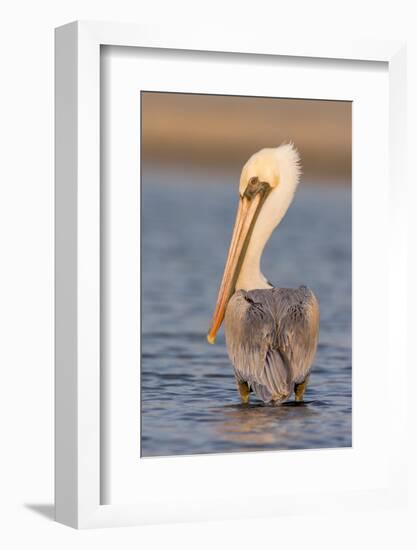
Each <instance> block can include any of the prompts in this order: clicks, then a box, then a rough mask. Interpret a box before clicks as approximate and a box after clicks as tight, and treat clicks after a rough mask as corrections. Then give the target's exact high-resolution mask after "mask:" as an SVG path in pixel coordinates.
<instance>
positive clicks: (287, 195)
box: [207, 144, 319, 404]
mask: <svg viewBox="0 0 417 550" xmlns="http://www.w3.org/2000/svg"><path fill="white" fill-rule="evenodd" d="M299 176H300V162H299V156H298V153H297V151H296V149H295V148H294V146H293V145H292V144H285V145H281V146H280V147H277V148H267V149H262V150H261V151H259V152H257V153H255V154H254V155H252V156H251V157H250V159H249V160H248V161H247V163H246V164H245V166H244V167H243V170H242V174H241V177H240V185H239V207H238V211H237V216H236V222H235V227H234V230H233V235H232V240H231V243H230V248H229V253H228V256H227V260H226V265H225V268H224V273H223V278H222V281H221V284H220V288H219V294H218V298H217V303H216V306H215V310H214V314H213V320H212V323H211V326H210V329H209V332H208V335H207V339H208V341H209V343H211V344H213V343H214V341H215V338H216V334H217V331H218V330H219V328H220V326H221V324H222V322H223V320H224V321H225V335H226V345H227V350H228V354H229V357H230V360H231V362H232V363H233V366H234V372H235V377H236V383H237V387H238V390H239V393H240V397H241V400H242V402H244V403H247V402H248V401H249V394H250V393H251V392H254V393H255V394H256V395H257V396H258V397H259V398H260V399H262V401H264V402H265V403H271V404H279V403H282V402H284V401H286V400H288V399H289V398H290V397H291V395H292V394H293V393H294V394H295V399H296V401H302V400H303V395H304V392H305V389H306V387H307V383H308V379H309V375H310V370H311V366H312V362H313V359H314V355H315V352H316V348H317V342H318V334H319V305H318V302H317V299H316V298H315V296H314V294H313V292H312V291H311V290H310V289H308V288H307V287H305V286H301V287H299V288H296V289H290V288H274V287H273V286H272V285H271V284H270V283H269V282H268V280H267V279H266V278H265V277H264V275H262V273H261V269H260V265H261V256H262V252H263V249H264V247H265V244H266V243H267V241H268V239H269V237H270V236H271V234H272V231H273V230H274V229H275V228H276V227H277V225H278V224H279V223H280V221H281V220H282V218H283V217H284V215H285V213H286V211H287V209H288V207H289V206H290V204H291V202H292V200H293V197H294V193H295V190H296V188H297V185H298V181H299Z"/></svg>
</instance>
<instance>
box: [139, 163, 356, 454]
mask: <svg viewBox="0 0 417 550" xmlns="http://www.w3.org/2000/svg"><path fill="white" fill-rule="evenodd" d="M189 179H190V181H187V178H184V180H185V181H181V182H173V181H171V178H170V177H169V175H168V174H166V173H165V174H164V173H160V174H155V173H152V172H150V171H144V177H143V181H142V265H141V273H142V325H141V327H142V340H141V342H142V360H141V397H142V404H141V409H142V414H141V425H142V441H141V456H145V457H148V456H167V455H181V454H196V453H216V452H222V453H224V452H237V451H260V450H278V449H310V448H330V447H349V446H351V435H352V433H351V414H352V394H351V387H352V386H351V380H352V368H351V365H352V363H351V193H350V188H349V187H348V186H344V185H333V186H325V185H315V184H311V185H302V184H301V185H300V187H299V190H298V192H297V194H296V198H295V201H294V203H293V204H292V206H291V207H290V209H289V211H288V213H287V215H286V217H285V218H284V220H283V221H282V223H281V224H280V226H279V228H278V229H277V230H276V231H275V233H274V234H273V236H272V238H271V240H270V242H269V243H268V245H267V247H266V249H265V252H264V257H263V264H262V270H263V273H264V274H265V275H266V276H267V278H268V279H269V280H270V281H271V282H272V283H273V284H274V285H275V286H283V287H296V286H298V285H300V284H305V285H307V286H309V287H310V288H311V289H312V290H313V291H314V293H315V294H316V296H317V298H318V299H319V302H320V310H321V322H320V340H319V346H318V350H317V355H316V359H315V361H314V365H313V369H312V374H311V377H310V384H309V386H308V388H307V391H306V393H305V402H304V404H296V403H295V402H294V401H292V402H289V403H287V404H284V405H281V406H278V407H271V406H265V405H263V404H262V403H261V402H260V401H259V400H257V399H256V398H253V397H252V396H251V403H250V404H249V405H242V404H240V400H239V395H238V393H237V390H236V387H235V381H234V376H233V371H232V367H231V365H230V362H229V359H228V357H227V352H226V347H225V342H224V334H223V329H222V330H221V331H220V333H219V336H218V338H217V342H216V345H214V346H210V345H209V344H207V341H206V333H207V329H208V326H209V323H210V320H211V315H212V312H213V307H214V304H215V300H216V295H217V288H218V284H219V282H220V277H221V275H222V270H223V267H224V261H225V257H226V252H227V248H228V245H229V240H230V236H231V231H232V226H233V222H234V216H235V213H236V207H237V195H236V193H237V191H236V182H235V181H234V180H233V178H228V177H226V176H224V177H223V180H224V181H223V182H221V183H216V184H213V183H211V182H210V181H199V182H197V183H195V182H194V181H191V180H192V178H189ZM200 179H201V178H200ZM217 179H219V178H217Z"/></svg>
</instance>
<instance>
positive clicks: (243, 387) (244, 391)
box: [236, 379, 250, 403]
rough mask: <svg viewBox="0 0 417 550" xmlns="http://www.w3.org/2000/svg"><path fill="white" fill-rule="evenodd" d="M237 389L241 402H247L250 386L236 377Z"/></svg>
mask: <svg viewBox="0 0 417 550" xmlns="http://www.w3.org/2000/svg"><path fill="white" fill-rule="evenodd" d="M236 384H237V389H238V390H239V394H240V399H241V400H242V403H249V394H250V388H249V386H248V384H247V383H246V382H241V381H240V380H237V379H236Z"/></svg>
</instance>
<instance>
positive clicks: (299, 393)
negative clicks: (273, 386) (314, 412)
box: [294, 376, 309, 401]
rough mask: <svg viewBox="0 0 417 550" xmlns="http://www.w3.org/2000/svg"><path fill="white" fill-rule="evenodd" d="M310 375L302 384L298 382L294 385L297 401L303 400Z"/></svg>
mask: <svg viewBox="0 0 417 550" xmlns="http://www.w3.org/2000/svg"><path fill="white" fill-rule="evenodd" d="M308 379H309V377H308V376H307V377H306V379H305V380H304V381H303V382H301V383H300V384H296V385H295V386H294V393H295V400H296V401H303V398H304V392H305V391H306V388H307V384H308Z"/></svg>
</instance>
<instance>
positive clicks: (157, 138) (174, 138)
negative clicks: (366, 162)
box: [141, 92, 352, 184]
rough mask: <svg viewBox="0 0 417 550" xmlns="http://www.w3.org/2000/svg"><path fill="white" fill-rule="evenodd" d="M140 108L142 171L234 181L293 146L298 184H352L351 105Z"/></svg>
mask: <svg viewBox="0 0 417 550" xmlns="http://www.w3.org/2000/svg"><path fill="white" fill-rule="evenodd" d="M141 102H142V162H143V166H145V167H147V166H152V167H153V168H154V169H155V168H156V167H159V168H161V169H164V168H168V169H176V170H178V171H181V170H182V168H183V167H187V170H190V169H191V170H193V169H194V170H202V171H203V172H205V173H210V172H218V171H223V172H233V173H234V174H236V177H239V175H240V171H241V169H242V166H243V164H244V163H245V162H246V160H247V159H248V158H249V157H250V156H251V155H252V154H253V153H254V152H256V151H258V150H259V149H262V148H263V147H276V146H278V145H280V144H281V143H283V142H288V141H292V142H293V143H294V144H295V146H296V147H297V149H298V151H299V153H300V156H301V159H302V168H303V181H305V182H307V183H316V182H317V183H331V184H350V181H351V165H352V148H351V142H352V140H351V128H352V105H351V102H349V101H327V100H305V99H281V98H258V97H241V96H222V95H219V96H216V95H199V94H182V93H166V92H142V94H141ZM213 183H215V180H214V181H213Z"/></svg>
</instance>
